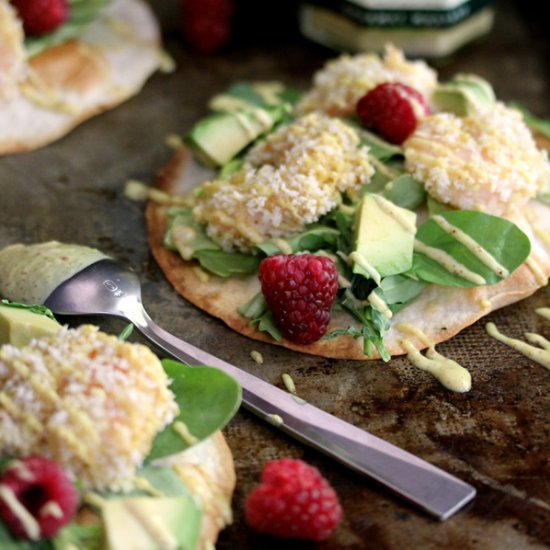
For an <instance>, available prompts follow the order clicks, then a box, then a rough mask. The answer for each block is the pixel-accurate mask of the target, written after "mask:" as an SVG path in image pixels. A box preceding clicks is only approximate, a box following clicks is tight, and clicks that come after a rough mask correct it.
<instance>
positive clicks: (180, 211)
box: [164, 208, 221, 259]
mask: <svg viewBox="0 0 550 550" xmlns="http://www.w3.org/2000/svg"><path fill="white" fill-rule="evenodd" d="M177 227H188V228H190V229H191V230H192V231H193V238H192V239H190V240H189V243H188V246H189V251H190V255H191V257H192V254H193V253H194V252H195V251H198V250H221V247H220V246H219V245H218V244H217V243H215V242H214V241H213V240H212V239H211V238H210V237H209V236H208V235H207V234H206V229H205V226H204V225H202V224H199V223H197V222H196V221H195V220H194V219H193V212H192V210H191V208H170V210H169V211H168V225H167V229H166V233H165V234H164V246H165V247H166V248H168V249H169V250H177V248H176V245H175V243H174V240H173V235H172V230H174V229H175V228H177ZM184 259H190V258H184Z"/></svg>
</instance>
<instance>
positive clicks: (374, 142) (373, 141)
mask: <svg viewBox="0 0 550 550" xmlns="http://www.w3.org/2000/svg"><path fill="white" fill-rule="evenodd" d="M357 131H358V134H359V137H360V138H361V145H367V146H368V147H369V154H370V155H372V156H373V157H375V158H377V159H378V160H380V161H382V162H386V161H387V160H390V159H392V158H395V157H402V156H403V149H402V148H401V147H399V146H397V145H393V144H392V143H390V142H388V141H386V140H384V139H382V138H381V137H380V136H378V135H376V134H374V133H372V132H370V131H369V130H366V129H365V128H359V129H358V130H357Z"/></svg>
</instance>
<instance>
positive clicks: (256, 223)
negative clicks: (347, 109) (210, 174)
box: [193, 113, 374, 251]
mask: <svg viewBox="0 0 550 550" xmlns="http://www.w3.org/2000/svg"><path fill="white" fill-rule="evenodd" d="M367 150H368V149H367V147H362V146H361V147H360V146H359V137H358V136H357V134H356V132H355V131H354V130H353V129H352V128H350V127H349V126H347V125H346V124H344V123H343V122H342V121H340V120H338V119H333V118H329V117H326V116H324V115H321V114H317V113H312V114H309V115H306V116H304V117H301V118H299V119H297V120H296V121H294V122H293V123H291V124H289V125H286V126H282V127H281V128H279V129H278V130H277V131H275V132H274V133H273V134H270V135H269V136H268V137H267V139H266V140H264V141H263V142H261V143H259V144H258V145H257V146H256V147H254V148H252V149H251V150H250V152H249V153H248V154H247V155H246V157H245V159H244V160H245V162H244V165H243V166H242V168H241V169H240V170H238V171H237V172H235V173H233V174H231V175H230V176H229V177H228V178H226V179H220V180H215V181H210V182H205V183H203V184H202V185H201V187H200V188H199V190H198V193H197V196H198V204H197V205H196V206H195V208H194V209H193V214H194V216H195V218H196V219H197V220H198V221H199V222H201V223H205V224H207V232H208V234H209V235H210V237H212V238H213V239H214V240H215V241H216V242H218V243H219V244H220V245H221V246H222V247H223V248H224V249H226V250H235V249H240V250H243V251H247V250H249V249H250V248H251V247H252V246H254V245H255V244H257V243H260V242H264V241H267V240H269V239H272V238H281V237H285V236H287V235H291V234H293V233H296V232H298V231H300V230H302V229H303V228H304V226H305V225H306V224H309V223H313V222H315V221H317V220H318V219H319V218H320V217H321V216H322V215H324V214H326V213H328V212H330V211H331V210H332V209H334V208H335V207H336V206H337V205H338V204H339V202H340V201H341V193H344V192H346V191H352V190H354V189H357V188H358V187H359V186H361V185H362V184H363V183H366V182H368V181H369V180H370V178H371V176H372V174H373V173H374V169H373V167H372V166H371V165H370V163H369V159H368V155H367Z"/></svg>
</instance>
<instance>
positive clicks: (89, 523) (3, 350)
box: [0, 300, 240, 550]
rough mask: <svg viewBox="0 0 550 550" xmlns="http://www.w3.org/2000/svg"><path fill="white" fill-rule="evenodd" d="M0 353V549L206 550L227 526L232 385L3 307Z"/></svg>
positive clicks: (35, 311) (201, 370)
mask: <svg viewBox="0 0 550 550" xmlns="http://www.w3.org/2000/svg"><path fill="white" fill-rule="evenodd" d="M0 344H1V345H0V428H1V429H0V434H1V435H0V547H2V548H10V549H14V550H16V549H18V548H20V549H22V550H23V549H29V548H41V549H48V548H51V549H59V548H86V549H90V550H92V549H96V548H97V549H99V548H109V549H111V550H118V549H126V548H129V547H132V548H136V549H139V548H142V549H144V550H149V549H151V548H174V549H175V548H179V549H183V550H197V549H203V548H204V549H206V548H212V547H213V545H214V543H215V541H216V538H217V535H218V532H219V531H220V530H221V529H222V528H223V527H224V526H225V525H227V524H228V523H229V522H230V521H231V495H232V493H233V489H234V486H235V470H234V466H233V460H232V455H231V451H230V449H229V447H228V446H227V444H226V442H225V440H224V438H223V436H222V434H221V432H220V431H219V430H220V429H221V428H222V427H223V426H224V424H225V423H226V422H227V421H228V420H229V419H230V418H231V416H232V415H233V414H234V413H235V411H236V410H237V409H238V407H239V404H240V388H239V386H238V385H237V384H236V382H235V381H234V380H233V379H231V378H230V377H228V376H227V375H225V374H224V373H222V372H220V371H218V370H216V369H212V368H208V367H194V368H190V367H186V366H185V365H182V364H180V363H176V362H175V361H166V360H165V361H162V362H161V361H160V360H159V359H158V358H157V357H156V356H155V355H154V354H153V353H152V352H151V351H150V350H149V349H148V348H147V347H145V346H143V345H141V344H135V343H129V342H126V341H125V340H124V337H122V335H121V337H118V338H117V337H115V336H112V335H108V334H106V333H104V332H101V331H100V330H99V329H98V328H97V327H95V326H92V325H82V326H79V327H77V328H68V327H66V326H61V325H59V323H57V321H56V320H55V319H54V317H53V315H52V314H51V312H50V311H49V310H47V309H46V308H44V307H40V306H25V305H22V304H18V303H14V302H8V301H7V300H3V301H2V302H0Z"/></svg>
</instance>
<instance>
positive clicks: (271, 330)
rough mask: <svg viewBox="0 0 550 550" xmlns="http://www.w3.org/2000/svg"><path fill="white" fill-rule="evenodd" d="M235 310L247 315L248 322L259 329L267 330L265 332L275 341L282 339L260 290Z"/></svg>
mask: <svg viewBox="0 0 550 550" xmlns="http://www.w3.org/2000/svg"><path fill="white" fill-rule="evenodd" d="M237 311H238V312H239V313H240V314H241V315H243V316H244V317H247V318H248V319H249V320H250V321H249V323H250V324H251V325H252V326H255V327H256V328H257V329H258V330H259V331H261V332H267V334H269V335H270V336H271V337H272V338H273V339H275V340H277V341H279V340H281V339H282V337H283V336H282V334H281V331H280V330H279V329H278V327H277V325H276V324H275V321H274V320H273V316H272V315H271V312H270V311H269V309H268V307H267V303H266V301H265V298H264V296H263V294H262V293H261V292H258V293H257V294H255V295H254V296H253V297H252V299H251V300H249V301H248V302H247V303H246V304H243V305H242V306H239V307H238V308H237Z"/></svg>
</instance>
